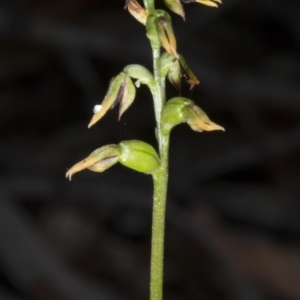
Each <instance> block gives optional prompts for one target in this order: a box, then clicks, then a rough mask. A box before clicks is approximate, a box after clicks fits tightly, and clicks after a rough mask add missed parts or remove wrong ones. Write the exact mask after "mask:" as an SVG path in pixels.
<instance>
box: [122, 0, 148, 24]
mask: <svg viewBox="0 0 300 300" xmlns="http://www.w3.org/2000/svg"><path fill="white" fill-rule="evenodd" d="M126 8H128V11H129V12H130V14H131V15H132V16H133V17H134V18H135V19H136V20H137V21H139V22H140V23H142V24H143V25H146V20H147V13H146V10H145V9H144V8H143V7H142V6H141V5H140V4H139V3H138V2H137V1H136V0H127V1H126V5H125V9H126Z"/></svg>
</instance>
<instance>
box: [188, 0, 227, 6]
mask: <svg viewBox="0 0 300 300" xmlns="http://www.w3.org/2000/svg"><path fill="white" fill-rule="evenodd" d="M182 2H183V3H185V4H189V3H194V2H197V3H201V4H204V5H206V6H210V7H218V5H219V4H222V1H221V0H182Z"/></svg>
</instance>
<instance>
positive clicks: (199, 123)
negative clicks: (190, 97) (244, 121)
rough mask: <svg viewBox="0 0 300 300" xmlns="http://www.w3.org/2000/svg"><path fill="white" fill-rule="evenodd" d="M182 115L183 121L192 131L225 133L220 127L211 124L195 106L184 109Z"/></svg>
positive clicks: (205, 115)
mask: <svg viewBox="0 0 300 300" xmlns="http://www.w3.org/2000/svg"><path fill="white" fill-rule="evenodd" d="M182 113H183V116H184V119H185V121H186V122H187V124H188V125H189V126H190V127H191V128H192V129H193V130H194V131H199V132H202V131H213V130H222V131H225V129H224V128H223V127H222V126H220V125H218V124H216V123H214V122H212V121H211V120H210V119H209V117H208V116H207V114H206V113H205V112H204V111H203V110H202V109H201V108H200V107H199V106H197V105H195V104H193V105H189V106H186V107H184V108H183V110H182Z"/></svg>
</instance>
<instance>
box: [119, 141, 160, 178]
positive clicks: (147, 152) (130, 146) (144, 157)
mask: <svg viewBox="0 0 300 300" xmlns="http://www.w3.org/2000/svg"><path fill="white" fill-rule="evenodd" d="M119 145H120V148H121V150H122V152H121V153H122V154H121V156H120V158H119V162H120V163H121V164H123V165H124V166H126V167H128V168H130V169H133V170H135V171H138V172H142V173H145V174H151V173H152V172H154V171H155V170H156V169H157V168H158V167H159V164H160V160H159V157H158V154H157V152H156V151H155V150H154V148H153V147H152V146H151V145H149V144H147V143H145V142H142V141H138V140H131V141H123V142H121V143H120V144H119Z"/></svg>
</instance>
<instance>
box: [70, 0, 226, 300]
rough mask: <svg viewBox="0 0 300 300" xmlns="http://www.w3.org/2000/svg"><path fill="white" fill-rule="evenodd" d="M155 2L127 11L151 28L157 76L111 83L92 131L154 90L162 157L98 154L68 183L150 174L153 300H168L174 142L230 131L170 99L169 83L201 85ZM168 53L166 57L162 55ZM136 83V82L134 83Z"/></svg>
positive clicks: (136, 72)
mask: <svg viewBox="0 0 300 300" xmlns="http://www.w3.org/2000/svg"><path fill="white" fill-rule="evenodd" d="M154 2H155V1H154V0H143V4H144V7H143V6H142V5H141V4H140V3H139V2H138V1H137V0H127V1H126V6H125V9H127V10H128V11H129V13H130V14H131V15H132V16H133V17H134V18H135V19H136V20H137V21H138V22H140V23H141V24H143V25H144V26H145V30H146V36H147V38H148V39H149V41H150V45H151V49H152V56H153V73H152V72H151V71H150V70H148V69H147V68H145V67H144V66H141V65H137V64H132V65H128V66H127V67H125V68H124V69H123V71H122V72H120V74H118V75H117V76H116V77H114V78H112V79H111V82H110V84H109V87H108V91H107V93H106V95H105V97H104V100H103V101H102V104H101V105H96V106H95V107H94V115H93V117H92V119H91V121H90V123H89V125H88V127H91V126H93V125H94V124H95V123H96V122H98V121H99V120H100V119H101V118H102V117H103V116H104V115H105V114H106V113H107V112H108V110H109V109H110V108H113V107H114V106H115V105H117V104H119V119H120V118H121V116H122V115H123V113H124V112H125V111H126V110H127V109H128V108H129V107H130V105H131V104H132V102H133V101H134V99H135V96H136V88H138V87H139V86H140V85H141V84H145V85H147V86H148V88H149V90H150V92H151V94H152V98H153V103H154V113H155V119H156V128H155V134H156V140H157V143H158V152H157V151H156V150H155V149H154V147H153V146H151V145H149V144H148V143H145V142H143V141H140V140H128V141H122V142H120V143H119V144H117V145H116V144H110V145H106V146H103V147H100V148H98V149H96V150H95V151H94V152H92V153H91V154H90V155H89V156H88V157H87V158H85V159H84V160H82V161H80V162H79V163H77V164H75V165H74V166H73V167H71V168H70V169H69V170H68V172H67V173H66V177H67V178H69V180H71V178H72V176H73V174H75V173H77V172H79V171H81V170H84V169H89V170H91V171H94V172H103V171H105V170H107V169H108V168H110V167H111V166H112V165H114V164H116V163H117V162H119V163H121V164H123V165H124V166H125V167H128V168H131V169H133V170H135V171H138V172H141V173H144V174H149V175H151V176H152V179H153V185H154V190H153V222H152V246H151V271H150V299H151V300H161V299H162V298H163V254H164V232H165V209H166V199H167V183H168V161H169V159H168V155H169V137H170V133H171V130H172V128H173V127H174V126H176V125H178V124H180V123H187V124H188V125H189V126H190V127H191V129H192V130H194V131H198V132H202V131H212V130H223V131H224V128H223V127H221V126H219V125H217V124H215V123H214V122H212V121H211V120H210V119H209V117H208V116H207V114H206V113H205V112H204V111H203V110H202V109H201V108H200V107H199V106H198V105H196V104H195V102H194V101H192V100H190V99H188V98H184V97H181V96H178V97H174V98H172V99H169V100H167V99H166V92H165V85H166V78H167V79H168V81H169V82H170V83H171V84H172V85H173V86H174V87H175V88H176V89H177V90H178V91H179V93H180V88H181V80H182V78H183V79H185V80H186V81H187V83H188V84H189V85H190V88H191V89H192V88H194V86H195V85H198V84H199V83H200V82H199V80H198V79H197V77H196V76H195V75H194V73H193V72H192V71H191V69H190V68H189V66H188V64H187V63H186V60H185V58H184V57H183V56H182V55H181V54H179V53H178V52H177V46H176V38H175V35H174V31H173V27H172V22H171V17H170V15H169V14H168V12H166V11H164V10H159V9H156V8H155V3H154ZM164 2H165V4H166V6H167V7H168V8H169V9H170V10H171V11H173V12H174V13H176V14H178V15H179V16H181V17H182V18H183V19H185V12H184V9H183V4H189V3H194V2H197V3H201V4H204V5H207V6H211V7H218V4H220V3H221V0H181V1H180V0H164ZM162 48H163V49H164V50H165V51H162ZM133 81H134V82H133Z"/></svg>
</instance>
